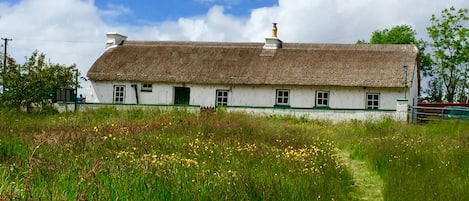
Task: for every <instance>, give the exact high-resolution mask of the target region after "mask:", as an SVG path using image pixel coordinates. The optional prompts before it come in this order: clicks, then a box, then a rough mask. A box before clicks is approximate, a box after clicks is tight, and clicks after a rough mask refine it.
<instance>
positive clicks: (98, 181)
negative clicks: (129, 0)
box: [0, 108, 469, 200]
mask: <svg viewBox="0 0 469 201" xmlns="http://www.w3.org/2000/svg"><path fill="white" fill-rule="evenodd" d="M2 113H3V114H5V115H1V116H0V133H1V135H0V200H25V199H33V200H360V198H361V197H357V196H366V192H360V193H357V192H354V191H356V187H355V184H357V185H358V184H360V183H357V182H354V180H355V181H357V179H360V178H352V176H351V175H366V174H364V172H362V173H361V174H352V173H351V172H350V171H356V169H355V170H354V169H353V168H351V167H348V166H346V165H345V164H343V160H342V159H341V158H340V156H339V154H340V153H344V152H346V153H350V160H352V161H360V162H365V163H364V165H365V167H368V170H369V171H371V172H374V174H375V175H379V176H378V177H379V178H380V179H381V180H382V182H383V184H384V187H383V189H382V190H381V192H383V196H384V199H385V200H469V195H468V194H467V189H469V124H468V123H467V122H462V121H444V122H434V123H431V124H429V125H409V124H406V123H401V122H394V121H392V120H389V119H386V120H383V121H379V122H369V121H364V122H362V121H349V122H342V123H337V124H332V123H331V122H325V121H312V120H308V119H306V118H293V117H285V116H272V117H257V116H250V115H246V114H241V113H227V112H224V111H217V112H215V113H211V112H204V113H200V114H195V113H189V112H186V111H184V110H173V111H164V110H141V109H133V110H125V111H118V110H116V109H115V108H103V109H99V110H91V111H87V112H84V113H76V114H74V113H63V114H32V115H26V114H21V113H17V112H13V111H6V110H5V111H2ZM355 164H357V163H355ZM360 171H366V170H363V167H360ZM365 173H366V172H365ZM362 190H363V189H362ZM365 190H366V189H365ZM370 190H372V189H370Z"/></svg>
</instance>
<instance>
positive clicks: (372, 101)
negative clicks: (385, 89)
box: [365, 92, 381, 110]
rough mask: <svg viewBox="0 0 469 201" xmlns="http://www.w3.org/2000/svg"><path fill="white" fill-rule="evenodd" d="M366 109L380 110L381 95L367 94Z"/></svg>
mask: <svg viewBox="0 0 469 201" xmlns="http://www.w3.org/2000/svg"><path fill="white" fill-rule="evenodd" d="M365 98H366V102H365V108H366V109H367V110H379V108H380V102H381V101H380V98H381V94H380V93H376V92H367V93H366V97H365Z"/></svg>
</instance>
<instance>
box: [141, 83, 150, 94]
mask: <svg viewBox="0 0 469 201" xmlns="http://www.w3.org/2000/svg"><path fill="white" fill-rule="evenodd" d="M140 91H143V92H152V91H153V85H152V84H150V83H143V84H142V88H141V89H140Z"/></svg>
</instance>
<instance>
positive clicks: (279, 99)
mask: <svg viewBox="0 0 469 201" xmlns="http://www.w3.org/2000/svg"><path fill="white" fill-rule="evenodd" d="M275 94H276V96H275V105H280V106H289V105H290V89H277V90H276V93H275Z"/></svg>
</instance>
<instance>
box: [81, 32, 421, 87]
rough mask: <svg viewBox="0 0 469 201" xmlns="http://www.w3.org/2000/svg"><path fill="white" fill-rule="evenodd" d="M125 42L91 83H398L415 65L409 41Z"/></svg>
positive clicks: (107, 55) (95, 69)
mask: <svg viewBox="0 0 469 201" xmlns="http://www.w3.org/2000/svg"><path fill="white" fill-rule="evenodd" d="M263 45H264V44H263V43H212V42H139V41H125V42H124V44H123V45H120V46H117V47H115V48H111V49H108V50H107V51H106V52H104V54H103V55H102V56H101V57H100V58H99V59H98V60H97V61H96V62H95V63H94V64H93V66H92V67H91V69H90V70H89V72H88V74H87V76H88V78H89V79H90V80H94V81H130V82H148V83H158V82H164V83H186V84H190V83H192V84H222V85H288V86H295V85H301V86H359V87H403V86H404V82H405V78H404V75H405V70H404V67H403V66H404V65H407V66H408V69H407V72H408V73H407V76H408V77H407V81H408V86H409V87H410V84H411V83H412V81H413V80H412V78H413V73H414V72H415V71H414V69H415V68H417V66H418V64H417V57H418V50H417V48H416V47H415V46H414V45H343V44H291V43H284V44H283V48H281V49H277V50H267V51H266V50H264V51H263V48H262V47H263Z"/></svg>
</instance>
